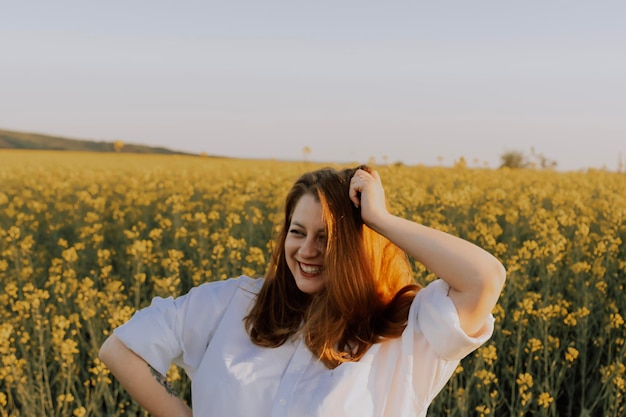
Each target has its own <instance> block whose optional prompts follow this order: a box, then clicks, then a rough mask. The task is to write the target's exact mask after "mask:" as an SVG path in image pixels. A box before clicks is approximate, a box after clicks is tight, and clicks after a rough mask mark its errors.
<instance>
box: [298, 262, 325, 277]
mask: <svg viewBox="0 0 626 417" xmlns="http://www.w3.org/2000/svg"><path fill="white" fill-rule="evenodd" d="M300 268H302V271H304V272H305V273H307V274H311V275H316V274H319V273H320V272H322V267H320V266H310V265H304V264H300Z"/></svg>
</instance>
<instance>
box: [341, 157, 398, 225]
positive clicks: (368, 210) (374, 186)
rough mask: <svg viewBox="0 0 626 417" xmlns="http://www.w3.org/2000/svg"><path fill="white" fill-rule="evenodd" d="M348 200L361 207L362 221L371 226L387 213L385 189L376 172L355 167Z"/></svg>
mask: <svg viewBox="0 0 626 417" xmlns="http://www.w3.org/2000/svg"><path fill="white" fill-rule="evenodd" d="M350 200H352V202H353V203H354V205H355V207H358V208H360V209H361V218H362V219H363V223H365V224H366V225H368V226H369V227H371V228H375V227H374V225H375V224H376V223H377V222H379V221H381V220H382V219H383V218H384V217H385V216H388V215H389V212H388V210H387V204H386V201H385V190H384V188H383V184H382V181H381V179H380V175H378V172H376V171H374V170H372V171H371V172H367V171H365V170H363V169H357V170H356V172H355V173H354V175H353V176H352V178H351V179H350Z"/></svg>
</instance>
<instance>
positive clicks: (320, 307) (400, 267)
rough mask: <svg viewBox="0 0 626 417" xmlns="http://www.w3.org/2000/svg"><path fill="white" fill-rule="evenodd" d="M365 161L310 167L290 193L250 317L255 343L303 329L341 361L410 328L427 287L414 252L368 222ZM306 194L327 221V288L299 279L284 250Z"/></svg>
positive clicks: (277, 341) (323, 356)
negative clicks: (414, 305) (361, 201)
mask: <svg viewBox="0 0 626 417" xmlns="http://www.w3.org/2000/svg"><path fill="white" fill-rule="evenodd" d="M358 168H361V169H365V170H368V171H369V170H370V169H369V168H368V167H366V166H360V167H358ZM358 168H352V169H344V170H341V171H337V170H335V169H332V168H324V169H320V170H317V171H312V172H309V173H306V174H304V175H302V176H301V177H300V178H299V179H298V180H297V181H296V182H295V184H294V185H293V187H292V188H291V190H290V191H289V193H288V194H287V198H286V202H285V217H284V222H283V225H282V227H281V229H280V232H279V235H278V237H277V239H276V245H275V248H274V252H273V254H272V258H271V261H270V264H269V268H268V271H267V275H266V278H265V282H264V284H263V287H262V288H261V291H260V292H259V295H258V297H257V299H256V302H255V304H254V306H253V307H252V310H251V311H250V314H249V315H248V316H246V318H245V324H246V327H247V329H248V332H249V334H250V338H251V340H252V342H253V343H255V344H257V345H260V346H266V347H277V346H280V345H282V344H283V343H285V341H286V340H287V339H288V338H289V337H291V336H293V335H295V334H296V333H297V332H301V333H302V335H303V336H304V338H305V341H306V343H307V345H308V347H309V349H310V350H311V351H312V352H313V353H314V354H315V355H317V356H318V357H319V358H320V360H321V361H322V362H324V364H325V365H326V366H327V367H329V368H334V367H336V366H337V365H339V364H340V363H342V362H346V361H358V360H359V359H360V358H361V357H362V356H363V355H364V354H365V352H367V350H368V349H369V348H370V346H372V345H373V344H374V343H378V342H381V341H382V340H385V339H388V338H395V337H399V336H400V334H401V333H402V331H403V330H404V328H405V327H406V323H407V319H408V311H409V308H410V306H411V302H412V301H413V298H414V297H415V295H416V294H417V291H419V289H420V286H419V285H417V284H416V282H415V280H414V278H413V273H412V268H411V265H410V262H409V260H408V257H407V255H406V253H404V251H402V250H401V249H400V248H398V247H397V246H395V245H394V244H393V243H391V242H390V241H389V240H387V239H386V238H385V237H383V236H382V235H380V234H378V233H376V232H374V231H373V230H372V229H370V228H369V227H367V226H366V225H365V224H364V223H363V220H362V219H361V214H360V211H359V209H358V208H356V207H355V206H354V205H353V204H352V202H351V201H350V199H349V197H348V192H349V188H350V179H351V178H352V176H353V175H354V172H355V171H356V170H357V169H358ZM306 194H310V195H312V196H314V197H315V198H316V199H317V200H318V201H319V202H320V204H321V206H322V213H323V214H322V215H323V218H324V221H325V223H326V228H327V230H326V236H327V243H326V252H325V259H324V273H325V282H324V287H323V289H321V290H320V291H318V292H317V293H315V294H313V295H309V294H306V293H303V292H301V291H300V290H299V289H298V287H297V286H296V283H295V280H294V277H293V275H292V273H291V271H290V270H289V267H288V266H287V261H286V258H285V250H284V248H285V246H284V244H285V238H286V236H287V233H288V230H289V226H290V224H291V216H292V213H293V211H294V209H295V207H296V204H298V201H299V200H300V198H301V197H302V196H303V195H306Z"/></svg>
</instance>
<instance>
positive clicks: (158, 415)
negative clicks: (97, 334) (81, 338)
mask: <svg viewBox="0 0 626 417" xmlns="http://www.w3.org/2000/svg"><path fill="white" fill-rule="evenodd" d="M98 356H99V358H100V360H101V361H102V362H103V363H104V364H105V365H106V366H107V367H108V368H109V370H110V371H111V373H112V374H113V376H115V378H116V379H117V380H118V381H119V382H120V384H121V385H122V386H123V387H124V389H126V391H127V392H128V394H129V395H130V396H131V397H133V399H134V400H135V401H137V402H138V403H139V404H140V405H141V406H142V407H144V408H145V409H146V410H147V411H148V412H150V414H151V415H153V416H154V417H191V416H192V415H193V414H192V412H191V408H189V406H187V404H185V403H184V401H183V400H181V399H180V398H179V397H178V395H177V394H176V393H175V392H174V391H173V390H172V388H171V387H170V386H169V385H168V383H167V381H166V380H165V377H164V376H163V375H161V374H160V373H159V372H158V371H156V370H155V369H154V368H152V367H151V366H150V365H148V363H147V362H146V361H144V360H143V359H142V358H141V357H139V356H138V355H137V354H135V353H134V352H133V351H132V350H130V349H129V348H127V347H126V345H124V343H123V342H122V341H121V340H120V339H119V338H118V337H117V336H115V335H114V334H113V335H111V336H109V338H107V340H105V342H104V343H103V344H102V346H101V348H100V352H99V355H98Z"/></svg>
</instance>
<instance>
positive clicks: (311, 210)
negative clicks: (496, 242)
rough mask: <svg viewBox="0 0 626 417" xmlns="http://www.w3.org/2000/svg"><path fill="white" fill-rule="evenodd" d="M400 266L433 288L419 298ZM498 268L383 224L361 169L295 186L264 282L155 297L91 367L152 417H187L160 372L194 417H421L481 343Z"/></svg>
mask: <svg viewBox="0 0 626 417" xmlns="http://www.w3.org/2000/svg"><path fill="white" fill-rule="evenodd" d="M407 254H408V255H410V257H412V258H414V259H415V260H418V261H420V262H422V263H423V264H424V265H425V266H426V267H427V268H428V269H429V270H430V271H431V272H433V273H434V274H436V275H437V276H438V277H439V278H440V279H437V280H436V281H434V282H432V283H430V284H429V285H428V286H426V287H425V288H423V289H421V287H420V286H419V285H417V284H416V283H415V281H414V279H413V276H412V271H411V265H410V263H409V261H408V257H407ZM504 280H505V271H504V268H503V266H502V264H501V263H500V262H499V261H498V260H496V258H494V257H493V256H492V255H491V254H489V253H487V252H486V251H484V250H483V249H481V248H479V247H477V246H475V245H474V244H472V243H470V242H468V241H465V240H463V239H460V238H458V237H455V236H452V235H450V234H447V233H444V232H441V231H438V230H435V229H432V228H429V227H426V226H424V225H420V224H417V223H414V222H412V221H409V220H406V219H403V218H400V217H397V216H395V215H392V214H391V213H389V211H388V210H387V206H386V201H385V196H384V189H383V185H382V182H381V179H380V177H379V175H378V173H377V172H376V171H373V170H371V169H369V168H367V167H365V166H362V167H359V168H355V169H346V170H342V171H337V170H334V169H329V168H327V169H321V170H318V171H314V172H310V173H306V174H304V175H302V176H301V177H300V178H299V179H298V180H297V181H296V183H295V184H294V185H293V187H292V189H291V190H290V192H289V194H288V195H287V199H286V206H285V220H284V224H283V226H282V228H281V231H280V235H279V237H278V238H277V241H276V248H275V251H274V253H273V256H272V260H271V263H270V267H269V269H268V271H267V275H266V277H265V278H257V279H252V278H249V277H245V276H242V277H239V278H233V279H228V280H225V281H218V282H211V283H206V284H203V285H200V286H198V287H195V288H193V289H192V290H191V291H189V292H188V293H187V294H186V295H183V296H181V297H178V298H176V299H173V298H171V297H170V298H167V299H162V298H155V299H154V300H153V301H152V304H151V305H150V306H149V307H147V308H145V309H143V310H140V311H138V312H137V313H136V314H135V315H134V316H133V318H131V320H130V321H129V322H127V323H126V324H124V325H122V326H120V327H118V328H117V329H115V331H114V334H113V335H112V336H110V337H109V338H108V339H107V340H106V341H105V343H104V344H103V346H102V348H101V351H100V357H101V359H102V361H103V362H104V363H105V364H106V365H107V366H108V367H109V368H110V370H111V372H112V373H113V375H114V376H115V377H116V378H117V379H118V380H119V381H120V383H121V384H122V385H123V386H124V387H125V388H126V389H127V390H128V392H129V393H130V395H131V396H132V397H133V398H134V399H135V400H136V401H138V402H139V403H140V404H142V405H143V406H144V407H145V408H146V409H147V410H148V411H150V413H152V414H153V415H154V416H168V417H174V416H191V415H192V411H191V409H190V408H189V407H188V406H187V405H185V404H184V402H183V401H181V400H180V399H179V398H178V397H177V396H176V395H175V393H173V392H172V391H171V390H170V388H169V386H168V385H167V382H166V381H165V378H164V376H163V375H165V373H166V372H167V370H168V369H169V367H170V365H171V364H172V363H174V364H177V365H179V366H181V367H182V368H183V369H184V370H185V371H186V372H187V374H188V375H189V376H190V379H191V381H192V388H191V397H192V406H193V415H195V416H196V417H209V416H219V417H224V416H228V417H235V416H245V417H252V416H255V417H261V416H293V417H306V416H316V417H321V416H328V417H340V416H359V417H367V416H386V417H402V416H406V417H408V416H425V415H426V411H427V408H428V405H429V404H430V402H431V401H432V400H433V398H434V397H435V395H437V393H438V392H439V391H440V390H441V389H442V387H443V386H444V385H445V383H446V382H447V381H448V380H449V379H450V377H451V375H452V374H453V372H454V371H455V369H456V368H457V365H458V363H459V361H460V360H461V359H462V358H463V357H465V356H466V355H468V354H469V353H470V352H472V351H473V350H474V349H476V348H477V347H478V346H480V345H481V344H482V343H484V342H485V341H486V340H487V339H488V338H489V337H490V336H491V334H492V332H493V322H494V319H493V316H492V315H491V311H492V309H493V307H494V306H495V304H496V302H497V300H498V298H499V296H500V292H501V290H502V287H503V284H504Z"/></svg>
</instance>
